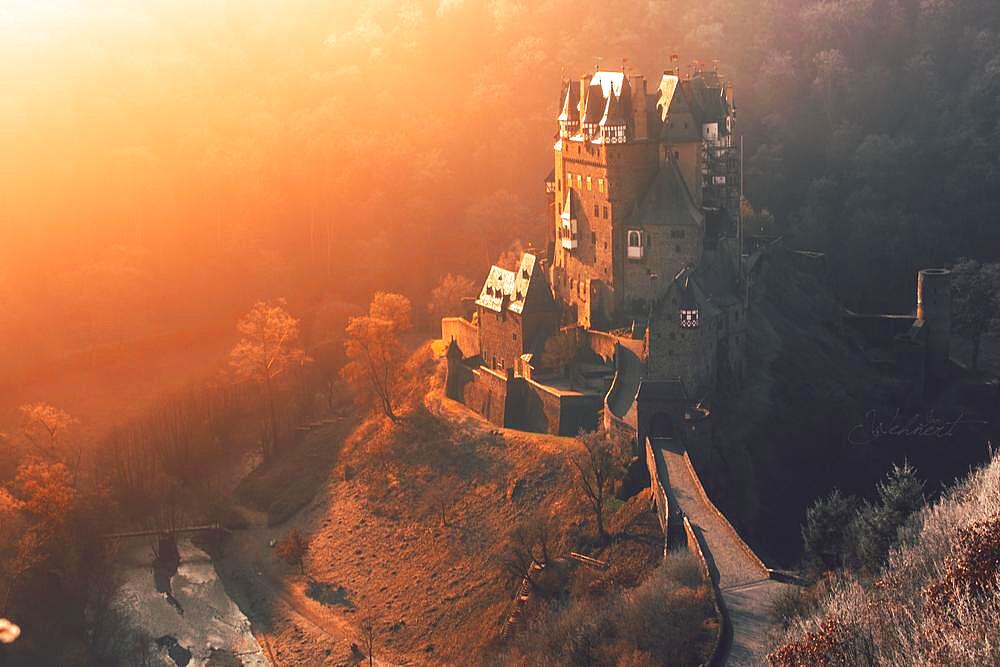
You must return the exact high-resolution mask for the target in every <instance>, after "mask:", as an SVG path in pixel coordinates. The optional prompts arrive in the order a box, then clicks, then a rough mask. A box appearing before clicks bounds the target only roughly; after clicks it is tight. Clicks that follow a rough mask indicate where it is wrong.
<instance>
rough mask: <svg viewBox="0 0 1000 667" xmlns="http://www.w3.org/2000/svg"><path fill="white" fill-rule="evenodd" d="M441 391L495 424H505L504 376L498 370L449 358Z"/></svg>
mask: <svg viewBox="0 0 1000 667" xmlns="http://www.w3.org/2000/svg"><path fill="white" fill-rule="evenodd" d="M445 394H446V395H447V396H448V398H450V399H453V400H456V401H458V402H459V403H461V404H463V405H465V406H467V407H469V408H471V409H472V410H475V411H476V412H478V413H479V414H481V415H482V416H484V417H486V418H487V419H489V420H490V421H491V422H493V423H494V424H496V425H497V426H505V425H506V421H507V379H506V377H505V376H503V375H501V374H500V373H497V372H495V371H491V370H489V369H487V368H483V367H482V366H480V367H479V368H470V367H469V366H467V365H465V364H464V363H462V362H461V361H459V360H452V359H449V360H448V377H447V382H446V391H445Z"/></svg>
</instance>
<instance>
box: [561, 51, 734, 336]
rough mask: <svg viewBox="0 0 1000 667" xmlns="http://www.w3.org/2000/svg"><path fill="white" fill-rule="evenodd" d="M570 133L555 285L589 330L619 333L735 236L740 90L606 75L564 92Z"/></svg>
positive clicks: (705, 82) (564, 132)
mask: <svg viewBox="0 0 1000 667" xmlns="http://www.w3.org/2000/svg"><path fill="white" fill-rule="evenodd" d="M651 88H652V89H651ZM558 123H559V139H558V141H557V142H556V144H555V146H554V152H555V165H554V169H553V172H552V176H551V177H550V179H549V182H548V190H549V193H550V209H551V210H552V212H553V218H554V220H553V223H554V232H555V235H554V248H553V253H552V254H551V258H552V263H551V282H552V286H553V289H554V290H555V293H556V295H557V297H558V298H559V299H560V300H561V301H563V302H564V303H565V304H566V305H567V306H569V308H570V309H571V311H573V312H575V315H576V317H575V319H576V321H577V322H578V323H579V324H580V325H581V326H584V327H596V328H617V327H620V326H623V325H626V324H627V323H628V322H629V321H630V320H632V319H635V315H637V314H639V313H641V312H643V311H644V310H645V309H648V303H649V302H650V301H651V300H656V299H658V298H661V297H662V296H663V295H664V294H665V293H666V292H667V291H668V290H669V288H670V279H672V278H673V277H674V276H675V275H677V274H678V273H679V272H680V271H681V270H683V269H684V268H685V267H689V266H696V265H697V264H698V263H699V262H700V260H701V258H702V255H703V253H704V251H705V249H706V245H708V246H709V247H714V246H715V244H716V242H717V241H718V238H719V237H720V236H722V235H725V234H727V233H730V234H731V233H733V232H735V229H736V225H735V219H736V216H737V215H738V211H739V190H738V187H737V182H738V156H737V154H736V151H735V142H734V141H733V132H734V126H735V110H734V107H733V88H732V86H731V85H727V84H725V83H723V81H722V80H721V79H720V78H719V76H718V75H717V74H716V73H715V72H697V73H695V74H694V75H693V76H690V77H684V78H682V77H680V76H678V75H677V73H675V72H674V71H673V70H668V71H666V72H664V74H663V75H662V77H661V78H660V80H659V81H657V82H655V84H654V85H653V86H652V87H651V86H650V85H649V83H648V82H647V81H646V79H645V78H644V77H642V76H627V75H626V74H625V73H624V72H610V71H598V72H596V73H594V74H588V75H586V76H584V77H582V78H581V79H580V80H579V81H567V82H564V84H563V90H562V95H561V108H560V114H559V116H558Z"/></svg>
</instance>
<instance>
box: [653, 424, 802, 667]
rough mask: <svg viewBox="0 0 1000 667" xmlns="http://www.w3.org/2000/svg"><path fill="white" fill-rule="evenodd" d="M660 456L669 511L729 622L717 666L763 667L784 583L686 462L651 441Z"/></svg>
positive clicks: (665, 444)
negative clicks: (698, 549)
mask: <svg viewBox="0 0 1000 667" xmlns="http://www.w3.org/2000/svg"><path fill="white" fill-rule="evenodd" d="M651 444H652V445H653V447H655V448H657V449H658V450H659V451H660V452H662V455H663V461H664V464H665V468H666V474H667V479H666V480H665V482H666V484H665V486H666V487H667V495H668V498H669V504H670V508H671V512H674V511H675V509H676V511H679V512H680V513H681V514H683V515H685V516H687V518H688V520H689V521H690V522H691V524H692V526H693V528H694V532H695V534H696V535H697V537H698V539H699V541H700V542H701V544H702V549H703V551H704V552H705V560H706V561H708V567H709V571H710V573H711V575H712V579H713V581H714V583H715V585H716V586H717V587H718V588H719V590H720V592H721V594H722V602H723V613H724V614H725V615H726V617H727V620H728V623H727V624H726V628H727V632H726V635H728V636H724V637H723V640H722V650H721V654H720V658H721V659H720V660H719V661H718V664H724V665H738V666H742V665H763V664H766V655H767V648H768V636H767V632H768V628H769V627H770V625H771V620H770V616H769V611H770V607H771V603H772V601H773V600H774V598H775V597H776V596H777V595H778V594H779V593H780V592H781V591H782V590H783V589H784V588H785V587H787V586H788V585H789V584H786V583H782V582H780V581H776V580H774V579H771V578H770V574H769V572H768V570H767V569H766V568H765V567H764V564H763V563H761V561H760V559H759V558H757V557H756V555H754V554H753V552H752V551H751V550H750V548H749V547H748V546H747V545H746V543H744V542H743V540H742V539H741V538H740V537H739V535H738V534H737V533H736V531H735V530H734V529H733V528H732V526H731V525H730V524H729V522H728V521H727V520H726V519H725V518H724V517H723V516H722V515H721V514H720V513H719V510H718V509H717V508H716V507H715V506H714V505H713V504H712V502H711V500H710V499H709V498H708V496H707V495H706V494H705V491H704V489H703V488H702V486H701V482H700V481H699V480H698V479H697V476H696V475H695V474H694V470H693V468H692V467H691V465H690V461H689V459H688V458H687V456H686V455H685V452H684V451H683V449H680V448H679V443H677V441H674V440H653V441H652V443H651Z"/></svg>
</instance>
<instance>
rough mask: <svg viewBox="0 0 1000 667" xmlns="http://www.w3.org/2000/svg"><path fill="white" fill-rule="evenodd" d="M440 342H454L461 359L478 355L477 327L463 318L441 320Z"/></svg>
mask: <svg viewBox="0 0 1000 667" xmlns="http://www.w3.org/2000/svg"><path fill="white" fill-rule="evenodd" d="M441 340H443V341H444V342H445V343H449V342H451V341H452V340H454V341H455V342H456V343H458V349H460V350H461V351H462V356H463V357H475V356H478V355H479V327H477V326H476V325H475V324H473V323H472V322H470V321H469V320H467V319H465V318H464V317H445V318H444V319H442V320H441Z"/></svg>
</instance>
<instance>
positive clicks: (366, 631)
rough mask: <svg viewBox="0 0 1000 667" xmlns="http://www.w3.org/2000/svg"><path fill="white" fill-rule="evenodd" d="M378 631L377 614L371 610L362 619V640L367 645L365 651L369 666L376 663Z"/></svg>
mask: <svg viewBox="0 0 1000 667" xmlns="http://www.w3.org/2000/svg"><path fill="white" fill-rule="evenodd" d="M377 632H378V625H377V620H376V618H375V614H373V613H372V612H371V611H370V610H369V611H368V613H366V614H365V617H364V618H362V619H361V640H362V642H363V643H364V645H365V653H366V654H367V655H368V667H372V666H373V665H374V664H375V638H376V634H377Z"/></svg>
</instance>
